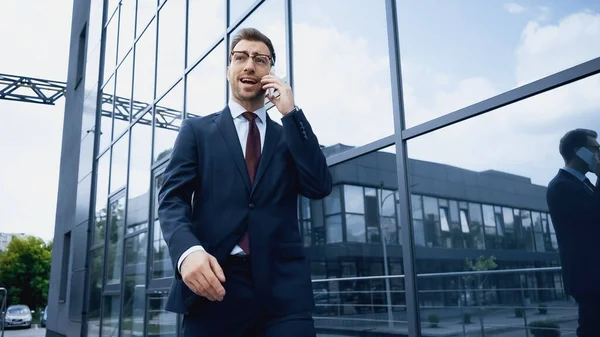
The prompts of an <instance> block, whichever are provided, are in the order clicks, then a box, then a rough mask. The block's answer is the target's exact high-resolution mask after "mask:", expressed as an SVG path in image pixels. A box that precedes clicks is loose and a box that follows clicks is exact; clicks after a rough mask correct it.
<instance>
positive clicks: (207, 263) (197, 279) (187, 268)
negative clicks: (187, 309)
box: [181, 250, 225, 301]
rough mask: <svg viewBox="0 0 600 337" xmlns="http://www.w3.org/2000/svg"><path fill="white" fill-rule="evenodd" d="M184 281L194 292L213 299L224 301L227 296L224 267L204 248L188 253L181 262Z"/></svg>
mask: <svg viewBox="0 0 600 337" xmlns="http://www.w3.org/2000/svg"><path fill="white" fill-rule="evenodd" d="M181 277H182V278H183V282H184V283H185V284H186V285H187V286H188V288H190V289H191V290H192V291H193V292H194V293H196V294H197V295H199V296H203V297H206V298H208V299H209V300H211V301H222V300H223V297H224V296H225V288H223V285H222V284H221V283H222V282H225V274H224V273H223V269H221V266H220V265H219V263H218V262H217V259H216V258H215V257H214V256H212V255H210V254H209V253H207V252H206V251H204V250H199V251H195V252H193V253H191V254H190V255H188V256H187V257H186V258H185V259H184V260H183V262H182V263H181Z"/></svg>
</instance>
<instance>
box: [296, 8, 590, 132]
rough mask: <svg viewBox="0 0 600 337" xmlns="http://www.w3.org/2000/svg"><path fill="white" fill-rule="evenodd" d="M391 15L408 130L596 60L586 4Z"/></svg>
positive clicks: (429, 10)
mask: <svg viewBox="0 0 600 337" xmlns="http://www.w3.org/2000/svg"><path fill="white" fill-rule="evenodd" d="M432 8H436V10H435V11H432ZM397 9H398V11H397V12H398V13H397V14H398V26H399V27H398V31H399V35H400V36H399V42H400V50H401V52H402V77H403V89H404V90H403V92H404V95H405V96H404V99H405V100H404V102H405V108H406V111H407V116H406V123H407V127H412V126H415V125H417V124H420V123H423V122H426V121H428V120H431V119H433V118H436V117H439V116H441V115H443V114H447V113H449V112H452V111H455V110H457V109H460V108H463V107H466V106H468V105H471V104H474V103H476V102H479V101H481V100H484V99H487V98H489V97H491V96H493V95H496V94H500V93H502V92H503V91H507V90H510V89H513V88H515V87H517V86H521V85H525V84H527V83H531V82H533V81H535V80H538V79H540V78H542V77H545V76H548V75H551V74H552V73H554V72H557V71H561V70H565V69H567V68H570V67H572V66H575V65H577V64H579V63H581V62H585V61H589V60H591V59H593V58H596V57H598V55H599V52H598V47H597V45H598V44H597V41H598V39H599V37H600V35H599V34H598V28H597V27H598V16H597V7H596V9H595V12H594V11H590V8H589V4H588V3H586V2H569V3H568V5H567V4H566V3H562V2H554V1H540V2H537V3H535V4H534V3H531V2H529V3H519V4H516V3H514V2H513V3H497V2H488V1H476V2H473V1H468V0H459V1H450V2H442V3H440V2H438V1H435V0H426V1H401V2H398V6H397ZM295 13H296V12H294V14H295ZM383 22H385V20H383ZM473 46H477V48H473ZM432 50H435V51H436V52H435V53H432V52H431V51H432ZM575 51H576V52H575ZM465 60H469V61H468V62H465ZM530 111H531V110H530ZM533 114H536V113H533ZM537 114H539V115H540V116H542V117H541V118H542V119H544V118H547V117H543V116H550V115H551V114H549V113H548V111H545V112H544V113H542V112H541V111H539V112H538V113H537Z"/></svg>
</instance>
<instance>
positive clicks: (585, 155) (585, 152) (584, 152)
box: [575, 147, 598, 171]
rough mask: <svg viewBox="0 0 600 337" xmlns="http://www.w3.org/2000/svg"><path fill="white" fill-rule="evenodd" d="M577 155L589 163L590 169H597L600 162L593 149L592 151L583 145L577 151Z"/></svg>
mask: <svg viewBox="0 0 600 337" xmlns="http://www.w3.org/2000/svg"><path fill="white" fill-rule="evenodd" d="M575 155H576V156H577V157H579V158H581V160H583V161H584V162H585V163H586V164H588V168H589V169H590V171H596V165H597V164H598V162H597V160H596V158H594V154H593V153H592V151H590V149H588V148H586V147H582V148H580V149H579V150H578V151H577V153H575Z"/></svg>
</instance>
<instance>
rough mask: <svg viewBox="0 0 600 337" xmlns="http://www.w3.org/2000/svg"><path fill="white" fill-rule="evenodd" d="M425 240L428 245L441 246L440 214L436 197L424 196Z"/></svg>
mask: <svg viewBox="0 0 600 337" xmlns="http://www.w3.org/2000/svg"><path fill="white" fill-rule="evenodd" d="M423 211H424V213H425V221H424V222H423V225H424V230H425V242H426V245H427V247H439V246H440V214H439V209H438V203H437V199H436V198H432V197H423Z"/></svg>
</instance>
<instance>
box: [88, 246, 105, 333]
mask: <svg viewBox="0 0 600 337" xmlns="http://www.w3.org/2000/svg"><path fill="white" fill-rule="evenodd" d="M90 255H91V256H90V261H91V263H90V294H89V299H88V322H87V328H88V336H99V335H100V303H101V300H102V271H103V270H104V248H100V249H95V250H93V251H92V252H90Z"/></svg>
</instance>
